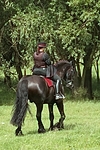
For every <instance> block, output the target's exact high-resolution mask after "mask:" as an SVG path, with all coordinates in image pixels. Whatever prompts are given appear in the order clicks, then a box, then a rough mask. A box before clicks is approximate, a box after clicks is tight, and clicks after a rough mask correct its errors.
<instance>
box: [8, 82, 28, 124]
mask: <svg viewBox="0 0 100 150" xmlns="http://www.w3.org/2000/svg"><path fill="white" fill-rule="evenodd" d="M27 109H28V81H27V80H22V81H21V82H19V84H18V88H17V92H16V101H15V105H14V108H13V116H12V118H11V121H10V122H11V124H13V125H14V126H21V125H22V123H23V122H24V119H25V115H26V112H27Z"/></svg>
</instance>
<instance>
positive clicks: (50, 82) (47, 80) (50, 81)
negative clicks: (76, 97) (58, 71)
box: [44, 78, 53, 87]
mask: <svg viewBox="0 0 100 150" xmlns="http://www.w3.org/2000/svg"><path fill="white" fill-rule="evenodd" d="M44 79H45V81H46V83H47V84H48V86H49V87H51V86H53V81H52V80H50V79H48V78H44Z"/></svg>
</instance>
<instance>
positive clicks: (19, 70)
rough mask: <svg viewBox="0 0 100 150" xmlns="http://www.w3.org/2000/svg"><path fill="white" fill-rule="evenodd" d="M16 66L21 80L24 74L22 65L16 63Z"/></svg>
mask: <svg viewBox="0 0 100 150" xmlns="http://www.w3.org/2000/svg"><path fill="white" fill-rule="evenodd" d="M15 67H16V72H17V74H18V79H19V80H20V79H21V78H22V76H23V74H22V70H21V67H20V65H16V66H15Z"/></svg>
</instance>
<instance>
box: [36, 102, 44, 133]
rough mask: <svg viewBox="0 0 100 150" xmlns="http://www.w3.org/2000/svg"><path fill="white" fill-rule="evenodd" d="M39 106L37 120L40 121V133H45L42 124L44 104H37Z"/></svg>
mask: <svg viewBox="0 0 100 150" xmlns="http://www.w3.org/2000/svg"><path fill="white" fill-rule="evenodd" d="M36 106H37V113H36V118H37V121H38V127H39V128H38V133H44V132H45V129H44V126H43V123H42V120H41V113H42V110H43V104H39V103H38V104H36Z"/></svg>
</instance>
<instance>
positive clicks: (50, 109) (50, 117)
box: [48, 104, 54, 130]
mask: <svg viewBox="0 0 100 150" xmlns="http://www.w3.org/2000/svg"><path fill="white" fill-rule="evenodd" d="M53 105H54V104H48V109H49V119H50V127H49V130H53V121H54V113H53Z"/></svg>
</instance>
